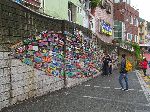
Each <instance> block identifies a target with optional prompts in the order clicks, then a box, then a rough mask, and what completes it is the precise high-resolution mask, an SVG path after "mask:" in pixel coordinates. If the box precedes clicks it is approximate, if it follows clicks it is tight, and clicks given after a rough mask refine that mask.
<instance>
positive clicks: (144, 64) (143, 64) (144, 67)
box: [141, 57, 148, 76]
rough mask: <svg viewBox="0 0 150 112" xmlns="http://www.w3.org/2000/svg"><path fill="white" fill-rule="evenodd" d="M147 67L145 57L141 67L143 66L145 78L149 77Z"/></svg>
mask: <svg viewBox="0 0 150 112" xmlns="http://www.w3.org/2000/svg"><path fill="white" fill-rule="evenodd" d="M147 65H148V61H147V60H146V58H145V57H143V61H142V63H141V66H142V70H143V73H144V76H147V75H146V70H147Z"/></svg>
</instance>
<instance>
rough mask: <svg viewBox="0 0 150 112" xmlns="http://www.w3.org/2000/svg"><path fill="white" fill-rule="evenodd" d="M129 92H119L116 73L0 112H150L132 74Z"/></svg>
mask: <svg viewBox="0 0 150 112" xmlns="http://www.w3.org/2000/svg"><path fill="white" fill-rule="evenodd" d="M129 85H130V87H129V88H130V89H129V91H121V90H119V87H120V86H119V84H118V73H117V72H116V73H113V75H111V76H105V77H104V76H98V77H97V78H95V79H92V80H90V81H88V82H85V83H83V84H82V85H78V86H76V87H73V88H69V89H64V90H61V91H57V92H54V93H51V94H48V95H46V96H44V97H40V98H37V99H33V100H30V101H26V102H24V103H22V104H19V105H16V106H14V107H11V108H9V109H7V110H2V111H3V112H150V105H149V103H148V101H147V99H146V97H145V95H144V92H143V90H142V88H141V86H140V83H139V81H138V78H137V76H136V74H135V72H133V73H131V74H129Z"/></svg>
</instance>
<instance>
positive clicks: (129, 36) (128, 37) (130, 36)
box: [127, 33, 132, 41]
mask: <svg viewBox="0 0 150 112" xmlns="http://www.w3.org/2000/svg"><path fill="white" fill-rule="evenodd" d="M127 40H130V41H131V40H132V34H130V33H127Z"/></svg>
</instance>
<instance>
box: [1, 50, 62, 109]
mask: <svg viewBox="0 0 150 112" xmlns="http://www.w3.org/2000/svg"><path fill="white" fill-rule="evenodd" d="M8 54H9V52H0V109H2V108H3V107H7V106H9V105H12V104H15V103H16V102H18V101H23V100H25V99H29V98H32V97H37V96H41V95H44V94H46V93H48V92H52V91H55V90H59V89H61V88H63V87H64V80H63V79H61V78H57V77H52V76H51V77H49V76H47V75H45V73H44V72H42V71H39V70H37V69H34V68H32V67H31V66H28V65H26V64H23V63H22V62H21V61H20V60H18V59H13V57H11V56H9V55H8Z"/></svg>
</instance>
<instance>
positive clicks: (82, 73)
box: [15, 30, 103, 78]
mask: <svg viewBox="0 0 150 112" xmlns="http://www.w3.org/2000/svg"><path fill="white" fill-rule="evenodd" d="M64 41H65V42H64ZM101 51H102V50H100V48H98V47H97V40H96V38H90V37H87V36H85V35H83V34H82V32H81V31H78V30H75V31H74V34H70V33H69V32H64V34H63V33H54V32H52V31H43V32H41V33H40V34H38V35H31V36H28V37H24V38H23V42H22V45H21V46H20V47H17V48H16V49H15V58H17V59H20V60H21V61H22V62H23V63H25V64H27V65H30V66H34V68H36V69H38V70H41V71H44V72H45V73H46V74H47V75H49V76H56V77H60V78H63V76H64V74H66V76H67V77H69V78H83V77H91V76H93V75H95V74H97V73H98V72H99V68H100V67H99V66H100V63H101V62H100V60H101V58H102V56H103V55H100V54H102V52H101ZM64 56H65V57H64ZM64 71H65V72H64Z"/></svg>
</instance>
